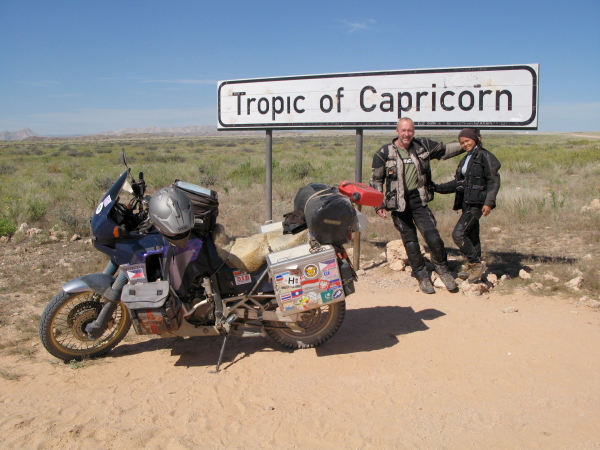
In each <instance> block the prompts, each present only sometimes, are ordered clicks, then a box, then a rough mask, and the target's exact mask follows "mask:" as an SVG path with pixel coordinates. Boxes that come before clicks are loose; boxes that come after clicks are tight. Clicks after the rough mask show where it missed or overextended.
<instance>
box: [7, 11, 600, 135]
mask: <svg viewBox="0 0 600 450" xmlns="http://www.w3.org/2000/svg"><path fill="white" fill-rule="evenodd" d="M0 55H1V61H2V62H1V66H0V131H16V130H20V129H23V128H25V127H29V128H31V129H32V130H33V131H35V132H37V133H39V134H42V135H72V134H91V133H97V132H102V131H108V130H118V129H121V128H128V127H147V126H157V127H168V126H188V125H216V124H217V81H218V80H227V79H243V78H256V77H271V76H286V75H303V74H321V73H342V72H362V71H378V70H403V69H419V68H436V67H462V66H483V65H507V64H509V65H510V64H532V63H539V64H540V112H539V130H540V131H600V82H599V79H600V1H598V0H593V1H579V0H573V1H570V2H564V1H553V2H549V1H537V0H532V1H512V0H505V1H501V2H500V1H487V2H484V1H456V2H448V1H429V0H421V1H415V2H406V1H402V0H394V1H380V0H371V1H349V0H345V1H339V0H332V1H324V0H320V1H312V0H304V1H302V2H299V1H281V0H280V1H255V2H248V1H236V0H233V1H232V0H230V1H227V2H211V1H185V0H182V1H178V0H172V1H169V2H166V1H161V2H159V1H152V0H144V1H127V0H119V1H113V0H102V1H95V0H86V1H75V0H73V1H60V0H55V1H47V0H46V1H38V0H36V1H28V0H21V1H17V0H0Z"/></svg>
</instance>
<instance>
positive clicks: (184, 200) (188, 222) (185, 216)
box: [148, 187, 194, 247]
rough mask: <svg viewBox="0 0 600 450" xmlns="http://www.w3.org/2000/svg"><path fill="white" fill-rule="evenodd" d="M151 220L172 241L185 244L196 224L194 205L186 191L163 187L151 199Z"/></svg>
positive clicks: (178, 244)
mask: <svg viewBox="0 0 600 450" xmlns="http://www.w3.org/2000/svg"><path fill="white" fill-rule="evenodd" d="M148 212H149V213H150V220H151V221H152V223H153V224H154V226H155V227H156V229H157V230H158V231H159V232H160V233H161V234H162V235H163V236H165V237H166V238H167V239H168V240H169V241H170V242H172V243H173V244H175V245H177V246H180V247H182V246H184V245H185V243H186V242H187V240H188V237H189V234H190V230H191V229H192V228H193V226H194V205H193V204H192V202H191V200H190V199H189V197H188V196H187V195H185V193H183V192H182V191H180V190H179V189H175V188H172V187H167V188H162V189H160V190H159V191H157V192H156V193H155V194H154V195H153V196H152V198H151V199H150V204H149V209H148Z"/></svg>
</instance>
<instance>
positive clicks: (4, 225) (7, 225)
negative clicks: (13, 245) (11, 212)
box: [0, 216, 17, 236]
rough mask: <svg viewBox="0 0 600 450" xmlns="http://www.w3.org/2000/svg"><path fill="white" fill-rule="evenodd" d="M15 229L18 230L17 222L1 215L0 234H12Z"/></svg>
mask: <svg viewBox="0 0 600 450" xmlns="http://www.w3.org/2000/svg"><path fill="white" fill-rule="evenodd" d="M15 231H17V227H16V226H15V224H14V223H12V222H11V221H10V220H8V219H7V218H5V217H1V216H0V236H12V235H13V234H14V232H15Z"/></svg>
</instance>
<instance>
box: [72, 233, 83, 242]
mask: <svg viewBox="0 0 600 450" xmlns="http://www.w3.org/2000/svg"><path fill="white" fill-rule="evenodd" d="M80 239H81V236H79V235H78V234H74V235H73V236H71V242H75V241H79V240H80Z"/></svg>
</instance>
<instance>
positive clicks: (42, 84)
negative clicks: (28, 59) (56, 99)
mask: <svg viewBox="0 0 600 450" xmlns="http://www.w3.org/2000/svg"><path fill="white" fill-rule="evenodd" d="M19 83H22V84H25V85H27V86H34V87H50V86H54V85H56V84H60V83H59V82H58V81H51V80H40V81H19Z"/></svg>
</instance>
